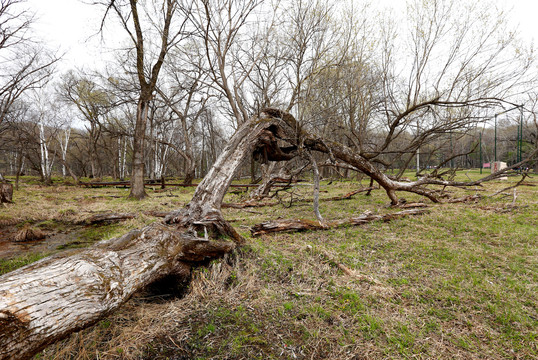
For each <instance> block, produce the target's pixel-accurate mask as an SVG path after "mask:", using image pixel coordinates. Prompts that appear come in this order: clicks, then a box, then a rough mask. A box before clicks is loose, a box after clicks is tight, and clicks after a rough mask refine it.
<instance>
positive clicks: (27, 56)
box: [0, 0, 58, 125]
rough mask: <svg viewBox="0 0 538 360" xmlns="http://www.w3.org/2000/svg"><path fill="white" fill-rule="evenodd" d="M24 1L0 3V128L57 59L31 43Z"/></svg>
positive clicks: (47, 74)
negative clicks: (14, 107)
mask: <svg viewBox="0 0 538 360" xmlns="http://www.w3.org/2000/svg"><path fill="white" fill-rule="evenodd" d="M23 4H24V0H1V1H0V125H1V124H2V122H4V120H5V119H6V117H7V116H8V113H9V112H10V110H11V108H12V106H13V105H14V104H15V103H16V102H17V100H18V99H20V98H21V96H22V95H23V94H25V93H27V92H28V91H29V90H31V89H37V88H40V87H42V86H43V85H44V84H45V83H46V81H47V80H48V79H49V78H50V75H51V74H52V72H53V71H54V68H53V65H54V64H55V63H56V62H57V61H58V58H57V57H55V56H54V55H51V54H50V53H49V52H48V51H46V50H45V49H44V48H42V47H40V46H39V45H38V43H37V42H34V41H32V39H31V36H30V27H31V24H32V22H33V17H32V15H31V14H30V12H29V11H28V10H24V8H23V7H22V5H23Z"/></svg>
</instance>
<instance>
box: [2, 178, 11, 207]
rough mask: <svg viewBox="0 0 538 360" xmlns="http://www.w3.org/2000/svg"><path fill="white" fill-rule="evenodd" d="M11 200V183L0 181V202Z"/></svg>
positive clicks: (9, 201)
mask: <svg viewBox="0 0 538 360" xmlns="http://www.w3.org/2000/svg"><path fill="white" fill-rule="evenodd" d="M12 202H13V184H9V183H0V204H2V203H12Z"/></svg>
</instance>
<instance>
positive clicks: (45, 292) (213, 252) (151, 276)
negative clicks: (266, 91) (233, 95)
mask: <svg viewBox="0 0 538 360" xmlns="http://www.w3.org/2000/svg"><path fill="white" fill-rule="evenodd" d="M281 121H282V120H281V119H279V118H275V117H273V116H271V115H269V114H267V113H262V114H261V115H259V116H258V117H255V118H254V119H252V121H250V122H247V123H245V124H244V125H243V126H242V127H241V128H239V129H238V130H237V132H236V134H235V135H234V136H233V137H232V138H231V139H230V141H229V142H228V145H227V146H226V148H225V149H224V151H223V153H222V154H221V156H220V157H219V158H218V159H217V161H216V162H215V164H214V165H213V167H212V168H211V170H210V171H209V173H208V175H207V176H206V177H205V178H204V180H203V181H202V182H201V183H200V185H199V186H198V187H197V189H196V191H195V193H194V196H193V198H192V200H191V201H190V203H189V204H187V205H186V206H185V207H184V208H183V209H181V210H177V211H174V212H172V213H170V214H169V215H168V216H167V217H166V218H165V223H154V224H152V225H149V226H147V227H145V228H143V229H141V230H135V231H131V232H130V233H128V234H126V235H124V236H121V237H119V238H114V239H111V240H107V241H103V242H100V243H98V244H96V245H95V246H93V247H91V248H88V249H86V250H77V251H75V252H70V253H62V254H60V255H57V256H53V257H49V258H45V259H43V260H41V261H39V262H36V263H34V264H31V265H28V266H26V267H23V268H20V269H18V270H16V271H14V272H12V273H8V274H5V275H3V276H1V277H0V329H1V333H0V359H17V360H19V359H28V358H31V357H32V356H33V355H34V354H35V353H37V352H38V351H40V350H41V349H43V348H44V347H45V346H47V345H48V344H51V343H53V342H55V341H57V340H59V339H62V338H64V337H66V336H68V335H69V334H70V333H72V332H74V331H77V330H80V329H83V328H85V327H88V326H90V325H92V324H94V323H95V322H96V321H98V320H99V319H100V318H102V317H103V316H105V315H107V314H109V313H111V312H113V311H114V310H115V309H117V308H118V307H119V306H120V305H121V304H123V303H124V302H125V301H127V300H128V299H129V297H130V296H132V295H133V294H134V293H135V292H137V291H139V290H142V289H143V288H145V287H146V286H147V285H149V284H151V283H152V282H154V281H156V280H159V279H161V278H163V277H165V276H169V275H173V276H176V277H177V278H178V281H179V280H185V279H188V278H189V276H190V275H189V272H190V271H189V269H190V267H191V266H192V265H193V264H195V263H196V262H199V261H204V260H207V259H211V258H214V257H218V256H221V255H223V254H225V253H227V252H230V251H232V250H233V249H234V248H235V247H236V246H237V245H239V244H241V243H242V242H243V239H242V237H241V236H240V235H239V234H238V233H237V232H236V231H235V230H234V229H233V227H232V226H231V225H230V224H229V223H228V222H227V221H225V220H224V219H223V217H222V214H221V211H220V208H221V204H222V199H223V197H224V195H225V193H226V191H227V189H228V187H229V186H230V184H231V181H232V178H233V176H234V174H235V172H236V170H237V169H238V168H239V166H240V165H241V163H242V162H243V160H244V159H245V157H246V156H247V155H248V154H251V153H253V151H254V150H255V149H256V148H259V147H260V146H264V145H263V144H261V145H260V144H259V143H258V137H259V135H260V133H261V132H263V131H265V130H266V129H271V131H272V132H275V133H278V134H279V135H280V136H286V137H293V134H292V133H286V131H288V130H289V131H292V130H291V129H288V130H286V128H283V129H280V128H279V124H280V123H281Z"/></svg>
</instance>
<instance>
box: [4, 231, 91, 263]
mask: <svg viewBox="0 0 538 360" xmlns="http://www.w3.org/2000/svg"><path fill="white" fill-rule="evenodd" d="M82 228H83V227H82V226H77V227H74V228H73V229H70V230H67V231H60V232H58V231H56V232H54V231H47V230H44V231H43V232H44V233H45V234H47V236H46V238H44V239H41V240H32V241H20V242H18V241H14V238H15V235H16V234H17V231H18V230H19V229H18V228H17V227H16V226H6V227H2V228H0V259H10V258H14V257H17V256H21V255H25V254H29V253H42V252H53V251H56V250H59V249H58V248H59V247H61V246H62V245H67V244H73V242H74V241H76V240H77V239H78V238H79V235H80V232H81V230H82Z"/></svg>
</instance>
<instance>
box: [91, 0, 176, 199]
mask: <svg viewBox="0 0 538 360" xmlns="http://www.w3.org/2000/svg"><path fill="white" fill-rule="evenodd" d="M95 4H100V5H104V6H106V13H105V17H104V18H103V21H104V20H105V19H106V17H107V15H108V14H109V13H110V12H112V13H114V14H115V15H116V17H117V18H118V20H119V21H120V23H121V25H122V26H123V29H124V30H125V31H126V33H127V34H128V37H129V39H130V41H131V43H132V45H133V46H134V52H135V57H136V75H137V79H138V85H139V97H138V103H137V110H136V123H135V129H134V144H133V170H132V177H131V192H130V194H129V197H131V198H134V199H142V198H144V197H146V196H147V194H146V191H145V189H144V146H145V138H146V125H147V119H148V111H149V108H150V102H151V101H152V99H153V97H154V91H155V88H156V86H157V80H158V78H159V73H160V71H161V67H162V65H163V62H164V60H165V57H166V55H167V53H168V51H169V50H170V47H171V46H173V45H174V44H175V43H176V42H177V41H178V40H179V38H180V37H181V34H182V33H183V31H182V29H183V26H182V25H180V26H179V27H178V29H175V30H174V27H173V26H172V19H173V18H174V16H175V15H176V13H177V9H178V1H176V0H162V1H160V2H154V1H146V0H143V1H137V0H128V1H127V0H120V1H118V0H111V1H110V0H109V1H98V2H95ZM153 36H155V37H156V38H158V39H159V41H158V44H156V45H155V47H156V49H157V50H155V51H152V50H154V48H152V47H151V46H149V45H151V39H152V38H153Z"/></svg>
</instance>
